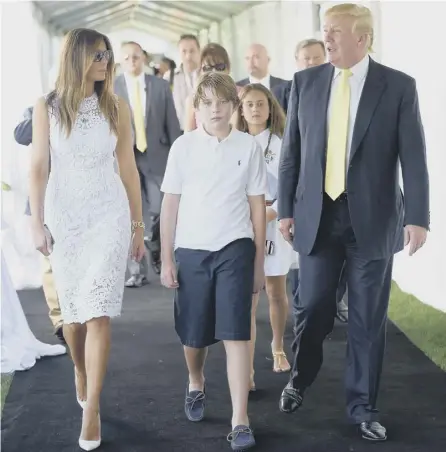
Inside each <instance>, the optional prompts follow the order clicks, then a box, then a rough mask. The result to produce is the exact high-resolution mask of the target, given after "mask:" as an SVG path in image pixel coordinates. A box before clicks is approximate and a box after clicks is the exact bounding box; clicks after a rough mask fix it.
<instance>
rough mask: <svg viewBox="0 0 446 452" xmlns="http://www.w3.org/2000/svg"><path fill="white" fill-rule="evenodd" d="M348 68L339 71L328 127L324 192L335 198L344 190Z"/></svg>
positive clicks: (348, 101)
mask: <svg viewBox="0 0 446 452" xmlns="http://www.w3.org/2000/svg"><path fill="white" fill-rule="evenodd" d="M351 75H352V72H351V71H350V69H343V70H342V71H341V75H340V77H341V79H340V80H339V83H338V84H337V86H336V88H335V90H334V91H333V97H332V100H333V106H332V109H331V112H330V124H329V129H328V144H327V162H326V167H325V192H326V193H327V195H328V196H330V198H331V199H333V200H335V199H337V198H338V197H339V195H340V194H341V193H343V192H344V191H345V166H346V156H347V137H348V122H349V121H348V120H349V113H350V84H349V82H348V80H349V77H350V76H351Z"/></svg>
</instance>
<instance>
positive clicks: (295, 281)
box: [289, 264, 347, 334]
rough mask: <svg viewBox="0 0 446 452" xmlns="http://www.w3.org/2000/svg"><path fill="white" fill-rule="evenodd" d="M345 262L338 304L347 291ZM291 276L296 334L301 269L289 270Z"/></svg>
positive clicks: (337, 293) (337, 295)
mask: <svg viewBox="0 0 446 452" xmlns="http://www.w3.org/2000/svg"><path fill="white" fill-rule="evenodd" d="M345 267H346V266H345V264H344V265H343V267H342V270H341V276H340V278H339V286H338V289H337V291H336V306H337V305H338V304H339V303H340V302H341V301H342V299H343V298H344V296H345V293H346V292H347V274H346V271H345ZM289 278H290V282H291V296H292V297H293V304H292V309H293V318H294V326H293V332H294V334H296V330H297V320H298V317H297V313H298V312H299V269H298V268H295V269H292V270H290V272H289ZM344 303H345V304H347V302H346V300H344Z"/></svg>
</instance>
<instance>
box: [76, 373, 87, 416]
mask: <svg viewBox="0 0 446 452" xmlns="http://www.w3.org/2000/svg"><path fill="white" fill-rule="evenodd" d="M76 382H77V375H76V368H74V388H75V391H76V400H77V403H78V404H79V405H80V407H81V408H82V409H83V410H85V407H86V406H87V401H86V400H81V399H80V398H79V395H78V393H77V385H76Z"/></svg>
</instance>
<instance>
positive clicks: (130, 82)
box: [124, 72, 147, 117]
mask: <svg viewBox="0 0 446 452" xmlns="http://www.w3.org/2000/svg"><path fill="white" fill-rule="evenodd" d="M124 77H125V83H126V85H127V91H128V93H129V102H130V107H131V109H132V111H133V110H134V108H135V106H134V105H133V93H134V91H135V83H136V81H139V95H140V96H141V105H142V113H143V115H144V117H145V116H146V98H147V96H146V77H145V73H144V72H142V73H141V74H140V75H138V76H137V77H132V76H131V75H129V74H124Z"/></svg>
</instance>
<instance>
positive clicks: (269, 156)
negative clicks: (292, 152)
mask: <svg viewBox="0 0 446 452" xmlns="http://www.w3.org/2000/svg"><path fill="white" fill-rule="evenodd" d="M275 157H276V154H275V152H273V151H272V150H271V149H268V150H267V151H266V152H265V162H266V163H271V162H272V161H273V160H274V158H275Z"/></svg>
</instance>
